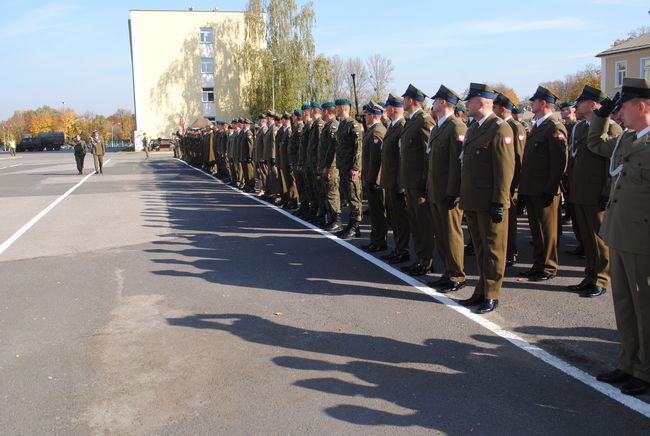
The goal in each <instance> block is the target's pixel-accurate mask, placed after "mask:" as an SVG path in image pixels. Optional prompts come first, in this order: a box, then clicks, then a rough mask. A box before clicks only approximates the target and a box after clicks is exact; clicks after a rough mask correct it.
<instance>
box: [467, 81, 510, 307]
mask: <svg viewBox="0 0 650 436" xmlns="http://www.w3.org/2000/svg"><path fill="white" fill-rule="evenodd" d="M496 97H497V93H496V91H495V90H494V89H492V88H491V87H489V86H488V85H483V84H480V83H471V84H470V85H469V94H468V95H467V98H466V99H465V100H466V101H467V110H468V113H469V115H470V116H471V117H472V118H473V119H474V120H475V121H474V122H473V123H472V124H471V126H470V127H469V128H468V130H467V133H466V134H465V142H464V144H463V153H462V156H463V157H462V167H461V168H462V172H461V182H460V208H461V209H463V210H464V211H465V218H466V219H467V226H468V228H469V232H470V234H471V235H472V241H473V242H474V250H475V252H476V263H477V266H478V272H479V280H478V284H477V285H476V288H474V293H473V294H472V296H471V297H470V298H468V299H466V300H460V301H459V302H458V303H459V304H461V305H463V306H474V305H476V306H478V309H477V310H476V313H488V312H491V311H493V310H494V309H496V308H497V305H498V303H499V292H500V290H501V285H502V283H503V275H504V272H505V269H506V250H507V245H508V212H509V210H508V209H509V208H510V185H511V183H512V176H513V174H514V171H515V152H514V148H513V146H512V142H513V138H512V129H511V128H510V126H509V125H508V123H506V122H505V121H503V120H502V119H500V118H499V117H497V116H496V115H494V113H493V112H492V108H493V101H494V99H495V98H496Z"/></svg>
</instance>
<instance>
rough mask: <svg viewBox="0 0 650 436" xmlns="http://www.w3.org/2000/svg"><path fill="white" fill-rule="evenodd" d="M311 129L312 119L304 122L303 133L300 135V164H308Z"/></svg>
mask: <svg viewBox="0 0 650 436" xmlns="http://www.w3.org/2000/svg"><path fill="white" fill-rule="evenodd" d="M310 130H311V120H309V121H308V122H306V123H304V125H303V128H302V134H301V135H300V148H299V149H298V166H301V167H303V166H306V165H307V150H308V148H309V131H310Z"/></svg>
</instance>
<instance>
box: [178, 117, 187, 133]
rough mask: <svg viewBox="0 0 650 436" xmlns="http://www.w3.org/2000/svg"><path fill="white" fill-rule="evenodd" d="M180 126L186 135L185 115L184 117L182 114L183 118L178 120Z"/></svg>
mask: <svg viewBox="0 0 650 436" xmlns="http://www.w3.org/2000/svg"><path fill="white" fill-rule="evenodd" d="M178 127H179V130H180V131H181V133H182V134H183V135H184V134H185V132H186V130H185V121H183V117H182V116H181V118H180V119H179V120H178Z"/></svg>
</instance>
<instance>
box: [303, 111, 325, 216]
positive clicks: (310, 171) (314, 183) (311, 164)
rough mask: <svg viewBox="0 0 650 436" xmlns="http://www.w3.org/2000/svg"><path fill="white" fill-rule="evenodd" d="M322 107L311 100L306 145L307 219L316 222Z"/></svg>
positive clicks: (322, 123)
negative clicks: (308, 201) (307, 179)
mask: <svg viewBox="0 0 650 436" xmlns="http://www.w3.org/2000/svg"><path fill="white" fill-rule="evenodd" d="M322 110H323V107H322V106H321V105H320V103H317V102H315V101H312V102H311V117H312V123H311V128H310V129H309V141H308V145H307V158H306V160H307V177H308V178H309V185H310V193H309V197H310V203H309V214H308V216H307V219H308V220H309V221H311V222H314V223H317V222H318V219H319V218H318V216H319V214H320V215H321V216H322V213H324V211H323V212H322V213H320V211H319V206H320V204H319V202H318V201H319V200H318V199H319V196H320V176H319V174H318V168H317V164H318V143H319V141H320V135H321V132H322V131H323V127H324V126H325V121H323V119H322V118H321V115H322Z"/></svg>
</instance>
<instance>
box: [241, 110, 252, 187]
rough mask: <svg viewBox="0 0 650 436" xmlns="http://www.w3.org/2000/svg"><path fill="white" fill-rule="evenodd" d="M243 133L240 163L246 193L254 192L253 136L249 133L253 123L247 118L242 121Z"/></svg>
mask: <svg viewBox="0 0 650 436" xmlns="http://www.w3.org/2000/svg"><path fill="white" fill-rule="evenodd" d="M242 121H243V126H244V128H243V133H242V141H241V162H242V167H243V173H244V186H243V189H244V191H246V192H255V177H254V173H253V147H254V141H255V135H254V134H253V132H252V131H251V124H253V122H252V121H251V120H249V119H248V118H244V119H243V120H242Z"/></svg>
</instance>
